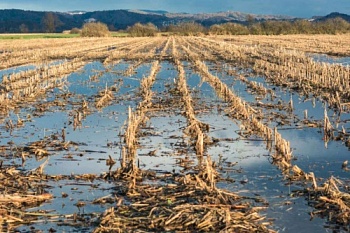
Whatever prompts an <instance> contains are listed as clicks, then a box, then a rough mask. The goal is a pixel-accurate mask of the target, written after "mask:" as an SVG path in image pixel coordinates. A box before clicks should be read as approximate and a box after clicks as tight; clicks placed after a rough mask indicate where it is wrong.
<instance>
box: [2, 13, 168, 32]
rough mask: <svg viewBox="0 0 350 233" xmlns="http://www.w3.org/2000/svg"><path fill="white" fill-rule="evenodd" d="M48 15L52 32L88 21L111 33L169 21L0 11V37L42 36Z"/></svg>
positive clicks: (153, 16)
mask: <svg viewBox="0 0 350 233" xmlns="http://www.w3.org/2000/svg"><path fill="white" fill-rule="evenodd" d="M48 13H50V15H52V17H53V18H54V24H55V27H54V28H55V32H62V31H64V30H70V29H72V28H74V27H77V28H80V27H82V26H83V24H84V23H85V22H87V21H91V20H92V21H99V22H103V23H105V24H107V25H108V27H109V28H110V30H120V29H126V28H127V27H128V26H131V25H134V24H135V23H137V22H140V23H149V22H150V23H153V24H155V25H157V26H159V27H160V26H162V25H163V23H164V22H166V21H168V20H169V19H168V18H167V17H166V16H163V15H161V14H155V13H135V12H131V11H129V10H110V11H93V12H83V11H71V12H64V13H63V12H43V11H24V10H15V9H11V10H0V33H17V32H45V31H46V26H45V17H46V15H47V14H48Z"/></svg>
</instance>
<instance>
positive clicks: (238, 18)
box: [165, 11, 294, 26]
mask: <svg viewBox="0 0 350 233" xmlns="http://www.w3.org/2000/svg"><path fill="white" fill-rule="evenodd" d="M165 16H166V17H168V18H170V19H172V20H173V21H194V22H197V23H201V24H203V25H204V26H211V25H213V24H221V23H227V22H235V23H245V22H246V21H247V18H248V17H251V18H253V19H254V20H256V21H265V20H293V19H294V18H293V17H290V16H284V15H256V14H247V13H242V12H237V11H226V12H217V13H199V14H188V13H167V14H165Z"/></svg>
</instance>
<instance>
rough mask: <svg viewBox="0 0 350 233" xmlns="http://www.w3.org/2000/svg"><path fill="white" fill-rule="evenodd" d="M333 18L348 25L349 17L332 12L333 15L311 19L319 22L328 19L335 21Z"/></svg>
mask: <svg viewBox="0 0 350 233" xmlns="http://www.w3.org/2000/svg"><path fill="white" fill-rule="evenodd" d="M335 18H342V19H344V20H346V21H348V22H349V23H350V15H347V14H342V13H338V12H333V13H330V14H329V15H326V16H315V17H313V19H314V20H315V21H321V22H322V21H326V20H328V19H335Z"/></svg>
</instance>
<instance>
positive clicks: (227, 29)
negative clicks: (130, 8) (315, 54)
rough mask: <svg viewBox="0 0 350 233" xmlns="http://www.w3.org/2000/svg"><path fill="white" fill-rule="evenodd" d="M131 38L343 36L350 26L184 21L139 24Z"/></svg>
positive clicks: (336, 21) (337, 21)
mask: <svg viewBox="0 0 350 233" xmlns="http://www.w3.org/2000/svg"><path fill="white" fill-rule="evenodd" d="M127 31H128V32H129V33H130V35H131V36H155V35H157V33H158V32H167V33H172V34H177V35H185V36H190V35H203V34H209V35H283V34H343V33H350V23H348V22H347V21H346V20H344V19H342V18H334V19H328V20H326V21H320V22H317V21H315V22H313V21H309V20H295V21H276V20H269V21H264V22H256V21H254V20H252V19H247V23H246V24H238V23H231V22H228V23H224V24H214V25H212V26H210V27H209V28H206V27H204V26H203V25H201V24H199V23H196V22H184V23H179V24H176V25H169V26H167V27H163V28H161V29H158V28H157V27H156V26H154V25H153V24H151V23H148V24H146V25H143V24H140V23H137V24H135V25H134V26H131V27H129V28H128V29H127Z"/></svg>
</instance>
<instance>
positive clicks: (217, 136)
mask: <svg viewBox="0 0 350 233" xmlns="http://www.w3.org/2000/svg"><path fill="white" fill-rule="evenodd" d="M304 37H305V36H300V37H295V38H294V37H292V38H289V39H288V40H287V39H286V38H285V37H280V38H278V37H270V38H269V37H261V39H260V40H258V39H257V37H252V36H245V37H219V38H214V37H162V38H160V37H155V38H102V39H99V38H95V39H83V38H74V39H43V40H41V39H35V40H27V41H23V40H21V41H16V40H13V41H6V42H1V43H0V57H1V61H2V63H1V64H0V69H1V70H0V81H1V83H0V109H1V118H0V119H1V120H0V127H1V131H0V139H1V140H0V151H1V154H0V155H1V158H0V160H1V161H0V171H1V173H0V179H1V184H0V192H1V199H0V213H1V215H0V223H1V227H0V229H1V230H0V231H1V232H297V231H299V232H306V231H309V232H348V231H350V229H349V214H350V194H349V187H350V186H349V185H350V179H349V167H348V157H349V155H350V153H349V148H350V133H349V131H350V114H349V109H350V88H349V85H350V67H349V63H350V51H348V52H349V53H348V54H347V53H346V51H345V50H343V51H342V52H343V53H342V54H339V53H340V52H339V51H331V50H327V51H323V52H322V50H321V49H319V50H318V49H317V46H315V44H316V45H320V47H323V48H328V47H327V46H329V47H331V43H332V40H331V39H330V38H329V37H327V38H325V39H322V37H321V36H320V37H319V38H318V37H317V38H316V37H314V36H313V42H314V44H313V46H302V45H301V44H300V43H301V42H302V41H304V40H306V38H304ZM348 37H349V36H348V35H344V37H342V36H334V38H333V39H334V41H336V42H337V44H339V45H342V46H343V45H344V44H346V42H344V41H347V43H349V42H348V41H350V40H347V39H348ZM293 39H294V41H293ZM258 42H259V43H258ZM316 42H317V43H316ZM293 43H298V45H297V46H295V49H293ZM308 43H309V45H310V44H311V42H310V41H309V42H308ZM344 46H345V45H344ZM348 46H349V47H350V45H349V44H348ZM336 53H338V55H342V56H341V57H334V55H335V54H336ZM330 55H331V56H330ZM349 166H350V165H349Z"/></svg>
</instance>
